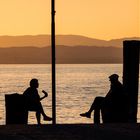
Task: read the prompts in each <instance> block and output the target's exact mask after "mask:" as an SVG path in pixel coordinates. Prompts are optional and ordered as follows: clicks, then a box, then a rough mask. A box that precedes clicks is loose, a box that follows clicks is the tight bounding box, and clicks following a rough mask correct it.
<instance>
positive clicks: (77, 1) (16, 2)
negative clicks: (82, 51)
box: [0, 0, 140, 39]
mask: <svg viewBox="0 0 140 140" xmlns="http://www.w3.org/2000/svg"><path fill="white" fill-rule="evenodd" d="M50 4H51V0H1V1H0V17H1V20H0V21H1V22H0V35H25V34H26V35H36V34H50V29H51V28H50V20H51V19H50V17H51V16H50V13H51V10H50ZM139 19H140V0H56V34H77V35H85V36H88V37H93V38H98V39H114V38H121V37H134V36H140V21H139Z"/></svg>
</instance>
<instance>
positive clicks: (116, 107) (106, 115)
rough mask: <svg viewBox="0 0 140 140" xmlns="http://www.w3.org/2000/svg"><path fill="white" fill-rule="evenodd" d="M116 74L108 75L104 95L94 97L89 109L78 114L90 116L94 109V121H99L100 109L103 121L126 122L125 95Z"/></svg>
mask: <svg viewBox="0 0 140 140" xmlns="http://www.w3.org/2000/svg"><path fill="white" fill-rule="evenodd" d="M118 78H119V76H118V75H117V74H112V75H110V76H109V81H110V82H111V84H110V90H109V91H108V93H107V95H106V96H105V97H101V96H97V97H95V99H94V101H93V103H92V105H91V107H90V109H89V110H88V111H87V112H85V113H82V114H80V116H82V117H87V118H91V113H92V111H93V110H94V123H100V111H101V113H102V119H103V123H109V122H126V121H127V107H126V106H127V104H126V101H127V100H126V95H125V92H124V89H123V85H122V84H121V83H120V81H119V80H118Z"/></svg>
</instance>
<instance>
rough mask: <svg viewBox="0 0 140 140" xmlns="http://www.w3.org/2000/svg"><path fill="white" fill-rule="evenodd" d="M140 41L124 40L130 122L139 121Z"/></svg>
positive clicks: (124, 74)
mask: <svg viewBox="0 0 140 140" xmlns="http://www.w3.org/2000/svg"><path fill="white" fill-rule="evenodd" d="M139 51H140V41H137V40H129V41H127V40H126V41H124V42H123V85H124V88H125V91H126V94H127V95H128V110H129V118H128V119H129V122H134V123H135V122H137V108H138V85H139V57H140V56H139V53H140V52H139Z"/></svg>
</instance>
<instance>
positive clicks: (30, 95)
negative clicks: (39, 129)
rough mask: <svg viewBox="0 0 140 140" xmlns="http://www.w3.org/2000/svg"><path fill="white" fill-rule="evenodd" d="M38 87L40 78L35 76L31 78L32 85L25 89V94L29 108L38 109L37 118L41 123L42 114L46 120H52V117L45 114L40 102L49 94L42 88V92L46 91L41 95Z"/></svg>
mask: <svg viewBox="0 0 140 140" xmlns="http://www.w3.org/2000/svg"><path fill="white" fill-rule="evenodd" d="M38 87H39V83H38V79H35V78H34V79H31V81H30V87H28V88H27V89H26V90H25V91H24V93H23V95H24V96H25V98H26V107H27V110H29V111H36V119H37V122H38V124H39V125H40V124H41V122H40V118H41V115H42V116H43V119H44V120H45V121H52V118H51V117H49V116H47V115H46V114H45V112H44V109H43V107H42V104H41V102H40V101H41V100H42V99H44V98H46V97H47V96H48V93H47V92H46V91H44V90H42V92H43V93H44V96H43V97H40V96H39V94H38V90H37V88H38Z"/></svg>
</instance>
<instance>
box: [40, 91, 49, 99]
mask: <svg viewBox="0 0 140 140" xmlns="http://www.w3.org/2000/svg"><path fill="white" fill-rule="evenodd" d="M42 92H43V93H44V96H43V97H41V98H40V101H41V100H43V99H44V98H46V97H48V93H47V92H46V91H45V90H42Z"/></svg>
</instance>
